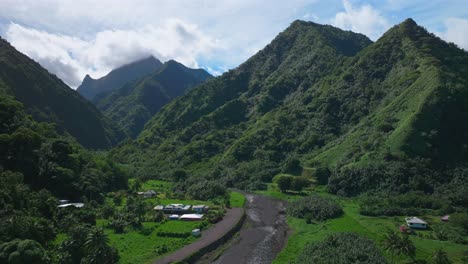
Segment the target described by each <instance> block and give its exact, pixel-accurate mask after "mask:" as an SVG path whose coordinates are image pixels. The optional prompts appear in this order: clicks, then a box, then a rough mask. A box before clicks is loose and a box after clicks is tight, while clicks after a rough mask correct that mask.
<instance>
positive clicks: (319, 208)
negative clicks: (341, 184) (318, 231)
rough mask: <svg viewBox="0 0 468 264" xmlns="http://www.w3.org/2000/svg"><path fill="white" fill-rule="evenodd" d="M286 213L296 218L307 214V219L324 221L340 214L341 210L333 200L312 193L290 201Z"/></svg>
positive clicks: (304, 216)
mask: <svg viewBox="0 0 468 264" xmlns="http://www.w3.org/2000/svg"><path fill="white" fill-rule="evenodd" d="M288 214H289V215H290V216H294V217H298V218H306V216H307V218H308V219H314V220H316V221H324V220H327V219H330V218H335V217H338V216H340V215H342V214H343V210H342V209H341V207H340V206H339V205H338V203H336V202H335V201H333V200H330V199H326V198H323V197H320V196H318V195H315V194H314V195H311V196H308V197H304V198H301V199H299V200H297V201H294V202H291V203H290V204H289V207H288ZM309 221H310V220H309Z"/></svg>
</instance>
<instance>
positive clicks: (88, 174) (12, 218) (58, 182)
mask: <svg viewBox="0 0 468 264" xmlns="http://www.w3.org/2000/svg"><path fill="white" fill-rule="evenodd" d="M0 122H1V124H2V126H1V127H0V149H1V151H0V182H1V184H0V262H1V263H49V262H50V261H51V258H52V257H53V258H54V262H56V263H79V261H80V260H81V259H82V258H83V259H85V260H86V259H87V261H90V259H91V258H96V257H97V258H98V259H101V260H102V258H104V259H105V258H107V259H110V260H109V261H110V262H111V263H114V262H113V261H115V259H114V260H112V258H114V257H118V256H117V255H116V254H117V253H116V252H115V250H112V249H111V248H109V247H108V246H107V245H104V247H103V248H101V249H97V248H96V249H91V248H89V247H85V246H83V243H84V238H85V237H86V236H88V235H89V234H97V235H99V234H100V233H99V231H96V230H94V229H92V228H91V226H92V225H94V224H95V218H96V214H95V213H94V211H93V210H92V209H91V208H92V207H89V205H90V204H95V203H96V202H103V201H104V198H105V193H107V192H110V191H113V190H120V189H126V188H127V178H128V174H127V172H126V171H125V169H123V168H122V167H121V166H120V165H118V164H116V163H114V162H113V161H111V160H110V159H109V158H108V157H106V156H103V155H97V154H93V153H90V152H88V151H86V150H85V149H83V147H81V146H80V145H79V144H77V143H74V142H73V141H71V140H70V139H68V138H64V137H62V136H60V135H58V134H57V133H56V132H55V129H54V125H53V124H50V123H38V122H35V121H34V120H32V119H31V117H30V116H28V115H27V114H26V113H25V111H24V107H23V105H22V104H21V103H20V102H18V101H16V100H14V98H13V97H10V96H5V95H2V96H0ZM59 199H67V200H70V201H73V202H83V203H84V204H85V210H83V211H74V210H72V209H70V210H59V209H61V208H59V209H58V208H57V205H58V204H59V203H58V200H59ZM92 230H94V231H92ZM64 232H69V233H70V234H75V235H76V237H74V239H73V245H71V244H65V246H63V247H60V248H58V247H57V246H54V245H53V241H54V240H55V239H56V235H57V234H58V233H64ZM92 232H95V233H92ZM78 236H80V237H81V238H82V240H79V239H78V238H77V237H78ZM74 258H75V259H74ZM76 258H78V260H76ZM77 261H78V262H77ZM102 263H104V262H102Z"/></svg>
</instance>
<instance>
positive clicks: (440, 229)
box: [432, 223, 467, 244]
mask: <svg viewBox="0 0 468 264" xmlns="http://www.w3.org/2000/svg"><path fill="white" fill-rule="evenodd" d="M432 229H434V233H435V237H436V238H437V239H438V240H442V241H447V240H449V241H452V242H454V243H458V244H465V243H466V242H467V241H466V240H465V237H464V234H465V231H464V230H463V229H462V228H461V227H460V226H457V225H453V224H452V223H440V224H436V225H433V226H432Z"/></svg>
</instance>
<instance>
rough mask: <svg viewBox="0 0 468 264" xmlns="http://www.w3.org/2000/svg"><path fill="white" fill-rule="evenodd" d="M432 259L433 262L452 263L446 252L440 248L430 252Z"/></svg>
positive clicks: (435, 263)
mask: <svg viewBox="0 0 468 264" xmlns="http://www.w3.org/2000/svg"><path fill="white" fill-rule="evenodd" d="M431 259H432V261H433V263H434V264H450V263H452V262H451V261H450V259H449V258H448V256H447V252H445V251H443V250H442V249H436V250H435V251H434V252H432V258H431Z"/></svg>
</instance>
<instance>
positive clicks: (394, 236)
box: [382, 230, 416, 262]
mask: <svg viewBox="0 0 468 264" xmlns="http://www.w3.org/2000/svg"><path fill="white" fill-rule="evenodd" d="M382 247H383V248H384V249H385V250H386V251H388V252H390V253H391V255H392V262H393V257H394V256H395V255H405V256H408V257H410V258H411V259H413V260H414V258H415V256H416V247H415V246H414V245H413V242H412V241H411V240H410V239H409V236H408V235H407V234H398V233H397V232H395V231H392V230H387V232H386V233H385V238H384V240H383V241H382Z"/></svg>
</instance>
